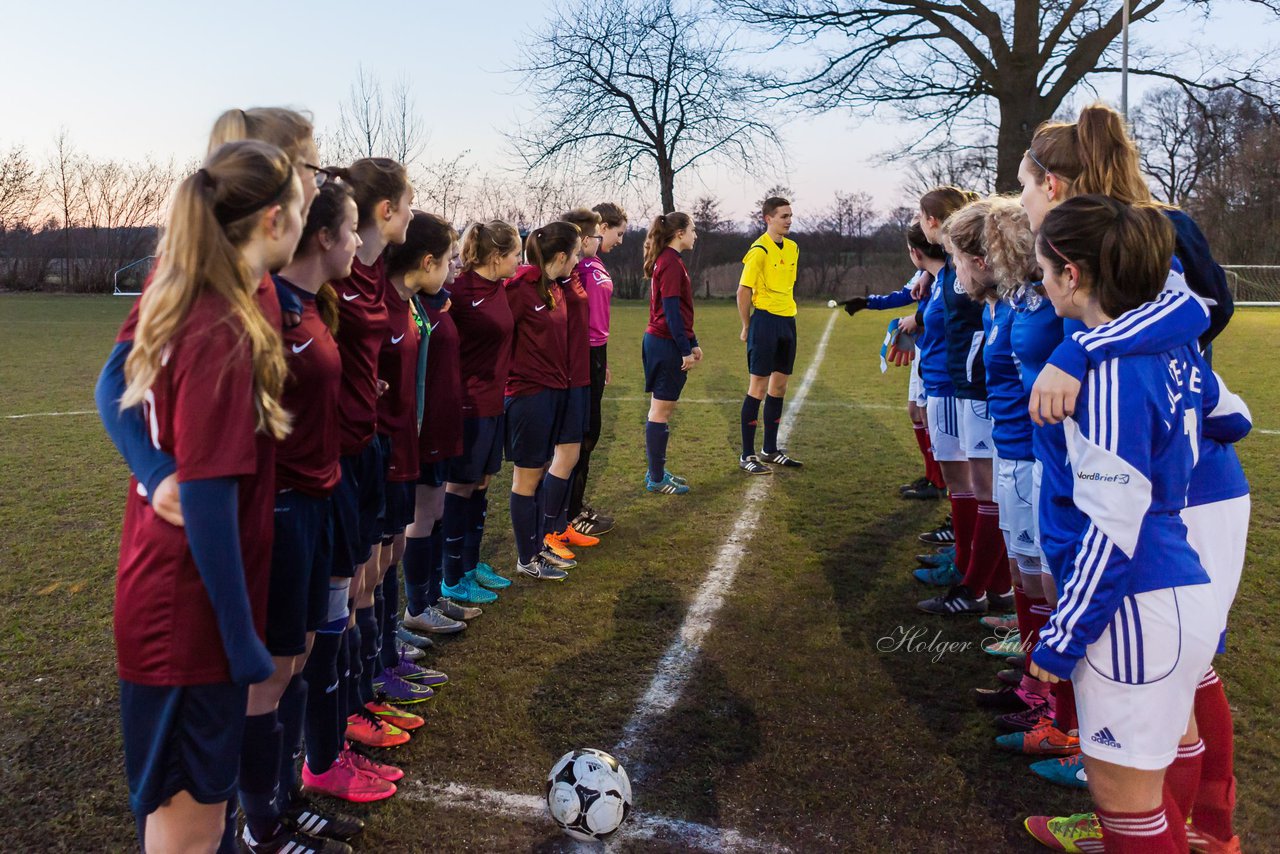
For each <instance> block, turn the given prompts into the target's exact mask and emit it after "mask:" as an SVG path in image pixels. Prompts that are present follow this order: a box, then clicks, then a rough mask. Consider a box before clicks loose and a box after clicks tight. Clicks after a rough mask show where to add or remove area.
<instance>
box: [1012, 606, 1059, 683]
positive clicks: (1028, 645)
mask: <svg viewBox="0 0 1280 854" xmlns="http://www.w3.org/2000/svg"><path fill="white" fill-rule="evenodd" d="M1052 614H1053V606H1052V605H1050V604H1049V603H1048V602H1047V601H1045V599H1044V598H1043V597H1040V598H1036V597H1032V596H1028V597H1027V624H1026V625H1027V628H1026V630H1025V631H1023V632H1022V648H1023V649H1025V650H1026V651H1027V667H1028V668H1029V667H1030V666H1031V653H1033V652H1035V650H1036V647H1037V646H1039V645H1040V631H1041V629H1043V628H1044V626H1045V623H1047V622H1049V617H1050V615H1052ZM1018 627H1019V629H1021V628H1022V620H1018Z"/></svg>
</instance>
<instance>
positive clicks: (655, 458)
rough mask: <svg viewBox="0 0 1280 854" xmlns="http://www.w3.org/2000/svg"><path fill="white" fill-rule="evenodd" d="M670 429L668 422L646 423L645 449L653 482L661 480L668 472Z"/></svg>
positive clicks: (650, 478)
mask: <svg viewBox="0 0 1280 854" xmlns="http://www.w3.org/2000/svg"><path fill="white" fill-rule="evenodd" d="M669 434H670V431H669V430H668V429H667V425H666V424H660V423H658V422H657V421H646V422H645V424H644V449H645V454H646V455H647V456H648V458H649V480H650V481H651V482H653V483H658V482H659V481H661V480H662V479H663V478H664V477H665V476H666V473H667V436H668V435H669Z"/></svg>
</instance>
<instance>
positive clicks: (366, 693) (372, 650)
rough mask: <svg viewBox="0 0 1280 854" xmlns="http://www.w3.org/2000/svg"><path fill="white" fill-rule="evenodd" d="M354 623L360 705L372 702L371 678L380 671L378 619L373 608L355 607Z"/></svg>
mask: <svg viewBox="0 0 1280 854" xmlns="http://www.w3.org/2000/svg"><path fill="white" fill-rule="evenodd" d="M356 625H357V626H358V627H359V628H360V648H359V652H360V665H361V670H360V680H359V681H358V682H357V683H356V684H357V685H358V686H359V697H360V705H362V706H363V705H364V704H365V703H372V702H373V680H374V678H375V677H377V676H378V674H380V673H381V672H382V668H381V667H380V666H379V665H378V620H377V618H376V617H375V616H374V613H373V608H357V609H356Z"/></svg>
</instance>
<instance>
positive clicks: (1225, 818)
mask: <svg viewBox="0 0 1280 854" xmlns="http://www.w3.org/2000/svg"><path fill="white" fill-rule="evenodd" d="M1195 708H1196V728H1197V729H1198V730H1200V740H1201V741H1203V742H1204V756H1203V764H1202V766H1201V769H1200V788H1199V790H1198V791H1197V792H1196V799H1195V806H1194V807H1193V808H1192V811H1191V823H1192V824H1194V825H1195V826H1196V829H1197V830H1200V831H1203V832H1204V833H1207V834H1209V835H1210V836H1213V837H1216V838H1217V839H1219V840H1221V841H1223V842H1228V841H1230V840H1231V838H1232V837H1233V836H1235V835H1236V832H1235V827H1234V823H1233V821H1232V816H1233V814H1234V813H1235V808H1236V778H1235V736H1234V734H1233V733H1232V720H1231V707H1230V706H1228V705H1227V694H1226V691H1224V690H1223V687H1222V680H1221V679H1219V678H1218V674H1217V673H1215V672H1214V670H1213V668H1212V667H1211V668H1209V672H1208V673H1206V674H1205V676H1204V678H1203V679H1201V680H1200V687H1199V688H1198V689H1197V690H1196V706H1195Z"/></svg>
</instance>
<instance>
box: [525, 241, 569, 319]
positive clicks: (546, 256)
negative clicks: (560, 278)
mask: <svg viewBox="0 0 1280 854" xmlns="http://www.w3.org/2000/svg"><path fill="white" fill-rule="evenodd" d="M581 239H582V233H581V232H580V231H579V230H578V227H577V226H576V225H574V224H573V223H571V222H564V221H563V220H561V221H557V222H551V223H547V224H546V225H544V226H543V227H542V228H538V229H535V230H533V231H531V232H529V237H528V238H527V239H526V240H525V242H524V252H525V257H526V258H527V260H528V262H529V263H530V264H532V265H533V266H535V267H537V268H538V296H540V297H542V302H543V304H544V305H546V307H547V308H555V307H556V300H555V297H554V296H553V295H552V293H551V277H550V276H548V275H547V262H548V261H550V260H551V259H552V258H554V257H556V256H557V255H559V254H560V253H562V252H563V253H564V254H566V255H569V254H572V253H573V250H574V249H575V248H576V247H577V245H578V243H579V241H580V240H581Z"/></svg>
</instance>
